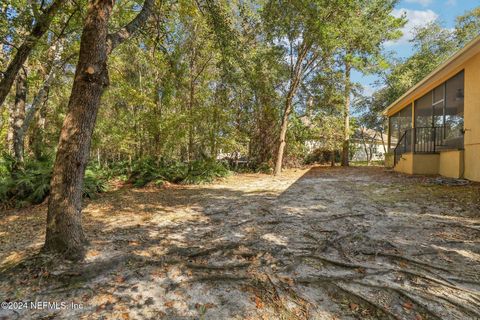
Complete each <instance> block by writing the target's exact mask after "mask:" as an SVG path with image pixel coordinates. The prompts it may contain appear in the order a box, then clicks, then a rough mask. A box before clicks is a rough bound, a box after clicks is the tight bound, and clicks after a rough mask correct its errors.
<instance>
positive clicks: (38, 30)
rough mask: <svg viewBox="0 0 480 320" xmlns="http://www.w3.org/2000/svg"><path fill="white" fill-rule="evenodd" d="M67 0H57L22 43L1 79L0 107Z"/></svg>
mask: <svg viewBox="0 0 480 320" xmlns="http://www.w3.org/2000/svg"><path fill="white" fill-rule="evenodd" d="M65 2H66V1H65V0H55V1H54V2H53V3H52V4H51V5H50V7H49V8H48V9H47V10H46V11H45V12H44V13H43V14H42V15H41V16H40V17H39V19H38V20H37V21H36V23H35V25H34V26H33V28H32V32H31V33H30V34H29V35H28V36H27V38H26V39H25V41H24V42H23V43H22V45H21V46H20V47H19V48H18V50H17V53H16V54H15V57H14V58H13V59H12V61H11V62H10V63H9V65H8V67H7V69H6V71H5V72H4V73H3V78H2V80H1V81H0V107H1V106H2V105H3V103H4V102H5V99H6V97H7V95H8V92H10V88H11V87H12V85H13V82H14V80H15V77H16V76H17V74H18V72H19V71H20V69H21V68H22V66H23V64H24V63H25V61H26V60H27V58H28V56H29V55H30V53H31V51H32V49H33V48H34V47H35V45H36V44H37V42H38V40H40V38H41V37H42V36H43V35H44V34H45V32H47V30H48V28H49V27H50V24H51V22H52V20H53V17H54V16H55V15H56V14H57V12H58V10H59V9H60V8H61V7H62V5H63V4H64V3H65Z"/></svg>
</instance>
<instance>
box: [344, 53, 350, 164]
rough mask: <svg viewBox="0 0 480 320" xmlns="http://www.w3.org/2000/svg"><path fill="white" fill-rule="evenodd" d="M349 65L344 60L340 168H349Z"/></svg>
mask: <svg viewBox="0 0 480 320" xmlns="http://www.w3.org/2000/svg"><path fill="white" fill-rule="evenodd" d="M350 72H351V65H350V62H349V61H348V60H347V59H345V93H344V95H345V107H344V111H343V121H344V136H343V147H342V166H343V167H348V166H349V156H350V154H349V153H350V152H349V147H350V93H351V81H350Z"/></svg>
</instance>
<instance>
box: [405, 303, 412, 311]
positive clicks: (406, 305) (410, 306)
mask: <svg viewBox="0 0 480 320" xmlns="http://www.w3.org/2000/svg"><path fill="white" fill-rule="evenodd" d="M403 307H404V308H405V309H407V310H411V309H412V308H413V304H412V303H411V302H410V301H407V302H405V303H404V304H403Z"/></svg>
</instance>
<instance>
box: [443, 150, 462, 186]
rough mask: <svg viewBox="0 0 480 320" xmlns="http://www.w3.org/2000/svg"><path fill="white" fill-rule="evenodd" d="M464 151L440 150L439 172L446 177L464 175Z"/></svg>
mask: <svg viewBox="0 0 480 320" xmlns="http://www.w3.org/2000/svg"><path fill="white" fill-rule="evenodd" d="M463 159H464V152H463V151H462V150H451V151H442V152H440V163H439V173H440V174H441V175H442V176H444V177H449V178H455V179H457V178H460V177H462V175H463Z"/></svg>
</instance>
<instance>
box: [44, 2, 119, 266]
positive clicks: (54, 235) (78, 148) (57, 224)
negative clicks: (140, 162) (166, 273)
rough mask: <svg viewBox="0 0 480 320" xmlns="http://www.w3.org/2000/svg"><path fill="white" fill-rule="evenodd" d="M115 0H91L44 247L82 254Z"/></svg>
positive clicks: (67, 254)
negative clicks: (85, 192)
mask: <svg viewBox="0 0 480 320" xmlns="http://www.w3.org/2000/svg"><path fill="white" fill-rule="evenodd" d="M112 7H113V2H112V1H111V0H91V1H90V2H89V5H88V12H87V16H86V21H85V25H84V28H83V33H82V37H81V40H80V54H79V58H78V64H77V68H76V71H75V78H74V82H73V87H72V93H71V95H70V100H69V103H68V113H67V115H66V117H65V120H64V122H63V127H62V130H61V133H60V141H59V143H58V151H57V157H56V159H55V165H54V168H53V176H52V181H51V186H50V190H51V191H50V198H49V203H48V214H47V233H46V238H45V245H44V250H45V251H50V252H57V253H61V254H63V255H64V257H65V258H67V259H72V260H77V259H82V258H83V257H84V255H85V244H86V243H87V239H86V236H85V233H84V231H83V227H82V217H81V209H82V187H83V177H84V174H85V166H86V163H87V158H88V154H89V149H90V143H91V138H92V132H93V128H94V126H95V120H96V117H97V112H98V107H99V104H100V97H101V95H102V93H103V91H104V88H105V86H107V85H108V73H107V35H108V20H109V18H110V13H111V11H112Z"/></svg>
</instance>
